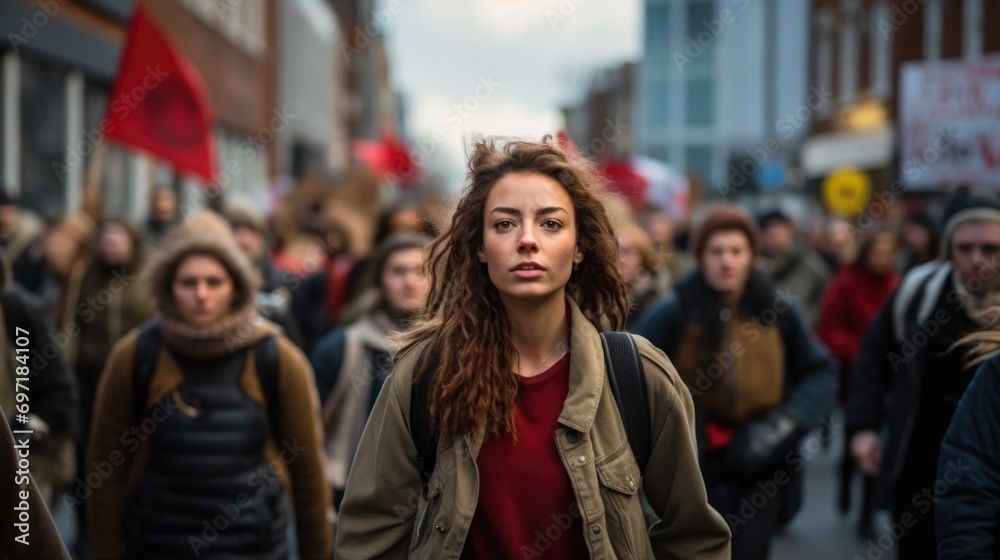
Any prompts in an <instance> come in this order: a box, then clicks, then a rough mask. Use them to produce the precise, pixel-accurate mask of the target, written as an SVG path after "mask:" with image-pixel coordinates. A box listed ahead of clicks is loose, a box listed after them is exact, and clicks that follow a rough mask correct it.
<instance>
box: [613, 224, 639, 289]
mask: <svg viewBox="0 0 1000 560" xmlns="http://www.w3.org/2000/svg"><path fill="white" fill-rule="evenodd" d="M618 259H619V260H620V261H621V263H622V275H623V276H625V283H626V284H631V283H632V281H633V280H635V276H636V273H638V272H639V269H640V268H641V267H642V252H640V251H639V244H638V243H636V242H635V239H633V238H632V237H631V236H629V235H627V234H621V235H619V236H618Z"/></svg>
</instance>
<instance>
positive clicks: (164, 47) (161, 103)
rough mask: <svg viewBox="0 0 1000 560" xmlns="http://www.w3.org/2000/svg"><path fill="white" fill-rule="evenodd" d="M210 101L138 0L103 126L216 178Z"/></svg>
mask: <svg viewBox="0 0 1000 560" xmlns="http://www.w3.org/2000/svg"><path fill="white" fill-rule="evenodd" d="M212 121H213V117H212V107H211V103H210V102H209V98H208V92H207V91H206V90H205V85H204V83H203V82H202V80H201V76H200V75H199V74H198V71H197V70H196V69H195V68H194V66H192V65H191V63H190V62H189V61H188V60H187V59H186V58H185V57H184V55H183V54H181V53H180V52H179V51H177V50H176V49H175V48H174V46H173V45H172V44H171V43H170V41H169V40H168V39H167V38H166V36H164V34H163V32H162V31H161V30H160V28H159V27H157V25H156V24H155V23H154V22H153V21H152V20H151V19H150V18H149V15H148V14H147V13H146V10H145V8H143V5H142V4H141V3H138V4H137V6H136V9H135V12H134V13H133V14H132V22H131V24H130V25H129V30H128V38H127V39H126V40H125V52H124V53H123V54H122V60H121V64H120V65H119V67H118V77H117V79H116V80H115V87H114V91H113V92H112V95H111V98H110V100H109V103H108V108H107V113H106V115H105V120H104V121H102V123H101V127H102V130H103V131H104V133H105V136H106V137H108V138H113V139H116V140H119V141H121V142H124V143H126V144H130V145H132V146H134V147H136V148H139V149H142V150H146V151H148V152H150V153H152V154H155V155H156V156H159V157H161V158H163V159H165V160H167V161H169V162H170V163H172V164H174V165H175V166H176V167H177V168H178V169H179V170H181V171H186V172H188V173H192V174H194V175H198V176H200V177H202V178H204V179H205V180H206V181H209V182H211V181H212V180H214V178H215V171H216V156H215V153H216V152H215V138H214V136H213V135H212Z"/></svg>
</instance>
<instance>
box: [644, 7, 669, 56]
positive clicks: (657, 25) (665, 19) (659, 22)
mask: <svg viewBox="0 0 1000 560" xmlns="http://www.w3.org/2000/svg"><path fill="white" fill-rule="evenodd" d="M669 40H670V6H664V5H658V4H651V5H647V6H646V53H647V54H648V55H650V56H659V57H663V56H665V55H666V54H667V53H666V51H667V46H668V44H669Z"/></svg>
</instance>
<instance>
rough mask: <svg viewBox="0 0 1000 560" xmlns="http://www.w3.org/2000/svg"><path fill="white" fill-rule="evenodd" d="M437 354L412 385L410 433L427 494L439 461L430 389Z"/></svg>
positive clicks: (422, 354)
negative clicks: (430, 404)
mask: <svg viewBox="0 0 1000 560" xmlns="http://www.w3.org/2000/svg"><path fill="white" fill-rule="evenodd" d="M427 348H428V347H427V346H425V347H424V349H423V350H422V351H421V352H420V357H419V358H418V359H417V365H416V367H415V368H414V369H413V371H414V372H418V371H420V368H421V366H422V364H423V363H424V359H426V358H427ZM437 368H438V359H437V356H433V355H432V357H431V362H430V364H428V367H427V371H425V372H424V374H423V375H421V376H420V377H418V378H417V380H416V381H415V382H414V383H413V385H412V386H411V387H410V434H411V437H412V438H413V445H414V446H416V448H417V467H418V468H419V469H420V485H421V492H422V493H423V495H424V496H427V483H428V482H430V479H431V473H433V472H434V465H435V463H437V444H438V440H437V435H436V434H434V433H433V432H432V431H431V413H430V407H429V406H428V404H429V403H430V391H431V381H432V380H433V379H434V374H435V373H436V372H437Z"/></svg>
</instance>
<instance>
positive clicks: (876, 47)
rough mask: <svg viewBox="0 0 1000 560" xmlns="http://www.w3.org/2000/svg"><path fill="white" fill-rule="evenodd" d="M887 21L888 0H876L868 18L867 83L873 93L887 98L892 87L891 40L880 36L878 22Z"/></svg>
mask: <svg viewBox="0 0 1000 560" xmlns="http://www.w3.org/2000/svg"><path fill="white" fill-rule="evenodd" d="M885 21H889V0H876V3H875V7H874V8H873V11H872V17H871V18H870V23H871V29H870V30H869V31H868V33H869V36H870V37H871V39H870V40H869V44H870V45H871V56H872V61H871V74H872V75H871V77H870V79H869V83H871V84H872V90H873V91H874V93H875V95H876V96H878V97H880V98H882V99H887V98H888V97H889V92H890V90H891V89H892V79H891V78H892V76H891V75H890V74H891V72H892V70H891V68H890V64H891V63H892V41H890V40H888V38H886V37H883V36H882V31H881V30H880V29H879V25H880V22H885Z"/></svg>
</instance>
